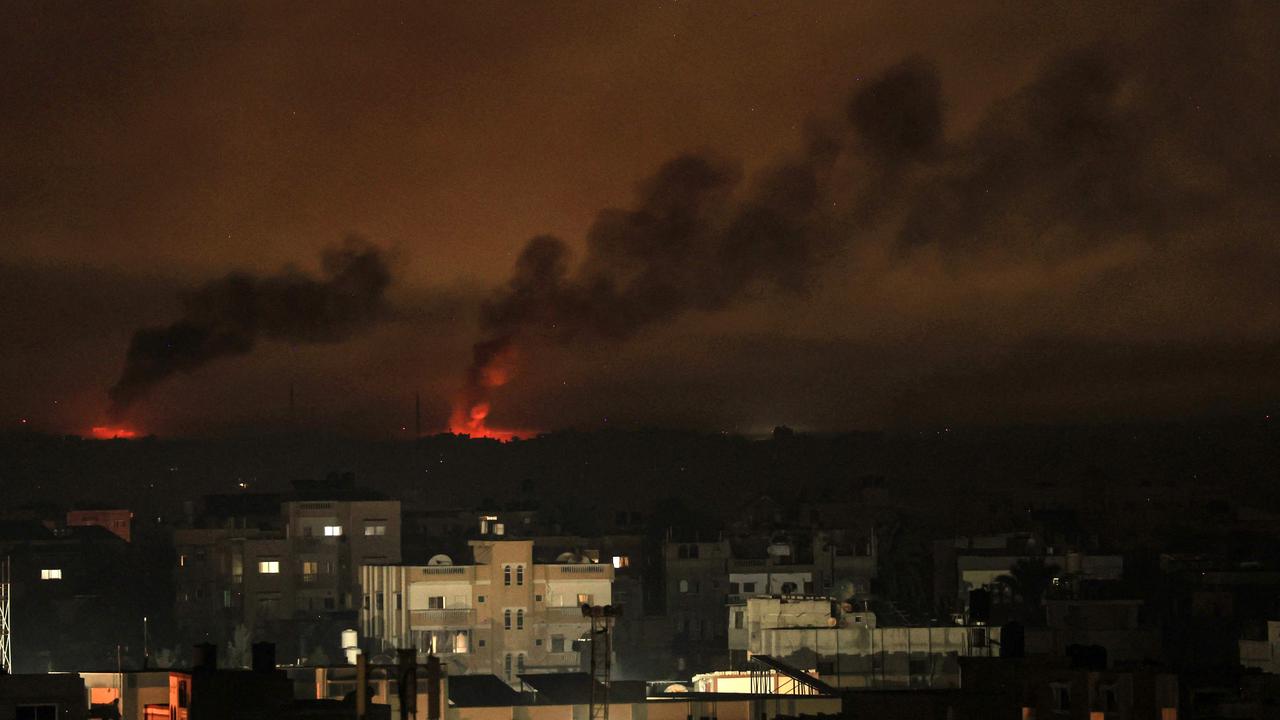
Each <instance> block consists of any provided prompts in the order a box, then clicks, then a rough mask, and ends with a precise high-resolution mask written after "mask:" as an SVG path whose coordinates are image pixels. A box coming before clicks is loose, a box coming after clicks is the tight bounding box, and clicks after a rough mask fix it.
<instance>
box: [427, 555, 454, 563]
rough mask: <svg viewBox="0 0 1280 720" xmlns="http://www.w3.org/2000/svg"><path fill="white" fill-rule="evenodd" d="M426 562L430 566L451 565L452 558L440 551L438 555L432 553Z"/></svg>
mask: <svg viewBox="0 0 1280 720" xmlns="http://www.w3.org/2000/svg"><path fill="white" fill-rule="evenodd" d="M427 564H428V565H432V566H439V565H452V564H453V559H452V558H450V557H449V556H448V555H445V554H443V553H442V554H440V555H432V556H431V559H430V560H428V561H427Z"/></svg>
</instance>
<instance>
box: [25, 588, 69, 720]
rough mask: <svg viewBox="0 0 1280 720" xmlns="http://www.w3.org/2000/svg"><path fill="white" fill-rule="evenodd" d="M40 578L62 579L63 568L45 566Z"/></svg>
mask: <svg viewBox="0 0 1280 720" xmlns="http://www.w3.org/2000/svg"><path fill="white" fill-rule="evenodd" d="M40 579H41V580H61V579H62V568H45V569H43V570H41V571H40ZM32 707H34V706H32Z"/></svg>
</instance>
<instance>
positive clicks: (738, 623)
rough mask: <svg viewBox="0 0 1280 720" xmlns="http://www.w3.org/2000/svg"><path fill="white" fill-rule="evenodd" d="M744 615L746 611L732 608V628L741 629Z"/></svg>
mask: <svg viewBox="0 0 1280 720" xmlns="http://www.w3.org/2000/svg"><path fill="white" fill-rule="evenodd" d="M745 615H746V613H744V612H742V611H741V610H734V611H733V629H734V630H741V629H742V626H743V616H745Z"/></svg>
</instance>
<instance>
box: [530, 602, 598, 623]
mask: <svg viewBox="0 0 1280 720" xmlns="http://www.w3.org/2000/svg"><path fill="white" fill-rule="evenodd" d="M541 616H542V617H538V615H534V621H535V622H536V621H538V620H541V621H542V622H545V623H548V624H553V625H566V624H579V623H581V624H584V625H585V624H586V623H588V622H590V620H588V619H587V618H585V617H583V615H582V608H581V607H580V606H578V605H570V606H569V607H549V608H544V609H543V610H542V613H541Z"/></svg>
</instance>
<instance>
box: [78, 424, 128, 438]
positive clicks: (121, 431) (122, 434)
mask: <svg viewBox="0 0 1280 720" xmlns="http://www.w3.org/2000/svg"><path fill="white" fill-rule="evenodd" d="M89 434H90V435H92V436H93V437H95V438H97V439H98V440H128V439H130V438H136V437H138V431H137V430H130V429H129V428H123V427H108V426H106V425H97V426H94V428H93V429H92V430H91V431H89Z"/></svg>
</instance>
